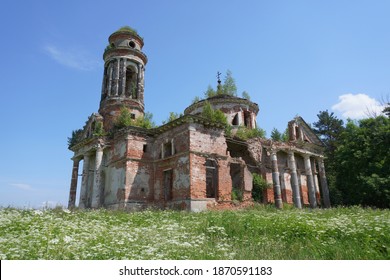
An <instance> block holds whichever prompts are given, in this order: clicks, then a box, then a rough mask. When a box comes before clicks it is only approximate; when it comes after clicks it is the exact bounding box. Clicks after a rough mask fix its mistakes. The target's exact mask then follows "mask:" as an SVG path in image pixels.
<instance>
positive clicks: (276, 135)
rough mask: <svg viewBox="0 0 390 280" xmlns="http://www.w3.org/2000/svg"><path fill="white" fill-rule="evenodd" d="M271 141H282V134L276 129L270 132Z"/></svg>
mask: <svg viewBox="0 0 390 280" xmlns="http://www.w3.org/2000/svg"><path fill="white" fill-rule="evenodd" d="M271 139H272V140H274V141H282V133H280V131H279V130H277V129H276V128H274V129H272V131H271Z"/></svg>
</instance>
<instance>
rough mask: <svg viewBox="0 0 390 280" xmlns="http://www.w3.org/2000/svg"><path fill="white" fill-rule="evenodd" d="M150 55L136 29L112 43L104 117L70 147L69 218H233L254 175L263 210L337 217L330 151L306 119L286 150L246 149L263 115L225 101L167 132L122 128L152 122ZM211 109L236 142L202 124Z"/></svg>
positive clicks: (257, 142)
mask: <svg viewBox="0 0 390 280" xmlns="http://www.w3.org/2000/svg"><path fill="white" fill-rule="evenodd" d="M143 45H144V41H143V39H142V38H141V37H140V36H139V35H138V34H137V33H136V32H135V31H134V30H132V29H130V28H121V29H119V30H118V31H116V32H114V33H113V34H111V35H110V37H109V45H108V46H107V48H106V49H105V51H104V55H103V58H104V73H103V83H102V91H101V101H100V107H99V111H98V113H93V114H92V115H91V116H90V117H89V118H88V120H87V122H86V124H85V126H84V127H83V128H82V129H79V130H78V131H77V133H75V131H74V133H73V134H74V135H72V137H73V138H74V139H71V141H70V144H69V149H70V150H71V151H72V152H74V156H73V158H72V160H73V170H72V178H71V184H70V194H69V205H68V207H69V208H72V207H75V206H78V207H80V208H100V207H105V208H108V209H143V208H147V207H156V208H161V209H164V208H172V209H183V210H190V211H203V210H207V209H223V208H229V207H231V206H232V205H237V204H239V203H241V204H245V203H250V202H251V201H252V181H253V176H254V175H253V174H255V173H257V174H259V175H260V176H261V177H262V178H263V179H265V180H266V181H267V182H268V183H269V188H266V189H264V197H263V200H264V201H263V202H265V203H275V205H276V207H278V208H281V207H282V205H283V203H289V204H294V205H295V206H296V207H298V208H301V207H303V206H305V205H306V206H310V207H312V208H314V207H330V202H329V191H328V186H327V180H326V175H325V169H324V161H323V158H324V157H323V144H322V142H321V141H320V139H319V138H318V137H317V136H316V135H315V134H314V133H313V131H312V130H311V129H310V127H309V126H308V125H307V124H306V123H305V121H304V120H303V119H302V118H301V117H295V118H294V119H293V120H292V121H290V122H289V123H288V131H289V133H288V134H289V135H288V137H289V139H288V141H284V142H278V141H273V140H271V139H265V138H261V137H257V138H251V139H247V140H241V139H238V138H236V137H234V131H235V129H236V130H237V128H238V127H240V126H241V127H242V126H244V127H247V128H248V129H253V128H255V127H256V126H257V124H256V116H257V113H258V112H259V107H258V105H257V104H256V103H254V102H252V101H250V100H249V99H246V98H240V97H236V96H230V95H225V94H217V95H215V96H213V97H210V98H206V99H204V100H199V101H197V102H195V103H193V104H192V105H190V106H189V107H187V108H186V109H185V110H184V114H183V115H182V116H180V117H179V118H177V119H174V120H173V121H170V122H168V123H166V124H163V125H161V126H159V127H154V128H143V127H139V126H136V125H129V126H126V127H122V128H118V127H117V126H116V125H115V123H116V120H117V118H118V117H119V116H120V114H121V111H122V110H123V108H127V110H128V112H129V114H130V116H131V118H132V119H134V120H136V119H139V118H140V117H141V118H142V117H143V116H144V114H145V113H144V112H145V107H144V73H145V65H146V63H147V57H146V55H145V54H144V53H143V52H142V48H143ZM206 104H211V107H212V108H213V109H214V110H217V109H218V110H220V111H222V112H223V114H224V115H225V116H226V118H227V122H228V123H229V125H230V128H231V131H232V134H229V136H228V135H227V134H226V133H225V128H226V124H225V125H224V124H222V123H220V122H214V121H212V120H210V119H206V118H204V117H202V110H203V108H204V106H205V105H206ZM232 135H233V136H232ZM81 166H82V167H81ZM79 177H80V181H79V182H78V178H79ZM78 185H79V187H78ZM233 189H236V190H237V189H238V190H239V191H240V192H241V194H242V198H241V202H236V201H234V203H233V200H232V191H233ZM76 194H77V196H78V197H79V202H78V205H76Z"/></svg>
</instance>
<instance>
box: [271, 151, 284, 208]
mask: <svg viewBox="0 0 390 280" xmlns="http://www.w3.org/2000/svg"><path fill="white" fill-rule="evenodd" d="M271 164H272V182H273V185H274V198H275V206H276V208H279V209H282V208H283V202H282V192H281V190H280V179H279V168H278V158H277V156H276V151H271Z"/></svg>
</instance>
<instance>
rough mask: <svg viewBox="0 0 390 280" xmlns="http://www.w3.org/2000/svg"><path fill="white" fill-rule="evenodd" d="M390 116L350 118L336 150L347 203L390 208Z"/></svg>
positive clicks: (340, 184) (340, 185)
mask: <svg viewBox="0 0 390 280" xmlns="http://www.w3.org/2000/svg"><path fill="white" fill-rule="evenodd" d="M389 147H390V119H389V118H386V117H384V116H378V117H376V118H369V119H363V120H360V121H359V122H358V123H355V122H352V121H349V122H348V123H347V126H346V129H345V130H344V131H343V132H342V134H341V139H340V141H339V145H338V147H337V150H336V153H335V159H336V163H337V170H336V186H337V189H338V190H339V191H340V192H341V194H342V197H343V202H344V204H347V205H357V204H359V205H364V206H375V207H381V208H385V207H390V148H389Z"/></svg>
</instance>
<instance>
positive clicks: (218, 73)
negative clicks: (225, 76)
mask: <svg viewBox="0 0 390 280" xmlns="http://www.w3.org/2000/svg"><path fill="white" fill-rule="evenodd" d="M217 78H218V84H219V85H220V84H221V73H220V72H219V71H218V72H217Z"/></svg>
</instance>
